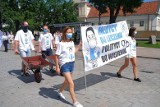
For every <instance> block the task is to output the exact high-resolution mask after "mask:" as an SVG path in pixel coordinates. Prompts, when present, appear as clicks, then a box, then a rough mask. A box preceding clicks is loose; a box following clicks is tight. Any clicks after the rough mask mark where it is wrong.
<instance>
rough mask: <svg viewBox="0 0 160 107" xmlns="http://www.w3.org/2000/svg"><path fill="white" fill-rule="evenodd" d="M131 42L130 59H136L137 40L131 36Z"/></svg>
mask: <svg viewBox="0 0 160 107" xmlns="http://www.w3.org/2000/svg"><path fill="white" fill-rule="evenodd" d="M129 41H130V51H129V57H136V40H135V39H134V38H131V37H130V36H129Z"/></svg>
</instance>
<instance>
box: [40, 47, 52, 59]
mask: <svg viewBox="0 0 160 107" xmlns="http://www.w3.org/2000/svg"><path fill="white" fill-rule="evenodd" d="M51 55H53V52H52V49H51V48H50V49H47V50H46V51H42V57H43V58H45V56H51Z"/></svg>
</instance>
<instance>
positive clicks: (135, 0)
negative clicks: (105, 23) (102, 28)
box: [89, 0, 143, 23]
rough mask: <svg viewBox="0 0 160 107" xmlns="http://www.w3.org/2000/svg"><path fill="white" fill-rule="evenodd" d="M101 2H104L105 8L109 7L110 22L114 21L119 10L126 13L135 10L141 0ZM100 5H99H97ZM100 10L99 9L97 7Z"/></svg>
mask: <svg viewBox="0 0 160 107" xmlns="http://www.w3.org/2000/svg"><path fill="white" fill-rule="evenodd" d="M89 2H90V3H93V4H95V3H97V2H98V1H97V0H89ZM101 3H102V4H105V5H106V7H105V9H106V8H108V9H109V13H110V20H109V22H110V23H115V22H116V19H117V16H118V14H119V11H120V10H122V11H123V14H124V15H126V13H133V12H135V8H138V7H139V6H141V4H142V3H143V0H105V1H102V2H101ZM99 6H100V5H99ZM98 10H99V11H100V9H98Z"/></svg>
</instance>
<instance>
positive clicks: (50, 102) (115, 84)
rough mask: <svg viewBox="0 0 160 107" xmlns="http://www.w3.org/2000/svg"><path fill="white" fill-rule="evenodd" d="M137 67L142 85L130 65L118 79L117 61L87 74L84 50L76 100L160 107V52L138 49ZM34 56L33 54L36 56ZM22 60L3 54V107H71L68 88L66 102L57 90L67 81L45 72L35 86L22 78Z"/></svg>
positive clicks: (107, 106) (93, 106)
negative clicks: (134, 75)
mask: <svg viewBox="0 0 160 107" xmlns="http://www.w3.org/2000/svg"><path fill="white" fill-rule="evenodd" d="M137 52H138V53H137V56H138V58H137V67H138V71H139V77H140V78H141V79H142V82H141V83H138V82H135V81H133V73H132V67H131V65H130V66H129V67H128V68H127V69H125V70H124V72H122V75H123V76H124V78H117V77H116V72H117V70H118V69H119V67H120V66H121V65H122V64H123V63H124V58H121V59H118V60H116V61H114V62H111V63H109V64H107V65H105V66H103V67H100V68H98V69H95V70H92V71H89V72H86V78H87V89H86V90H85V85H84V68H83V60H82V54H81V51H80V52H79V53H77V54H76V63H75V72H74V74H73V75H74V76H73V79H74V83H75V92H76V96H77V99H78V100H79V102H81V103H82V104H83V105H84V107H160V102H159V101H160V59H159V58H160V54H159V53H160V49H153V48H137ZM33 55H34V53H33ZM20 67H21V58H20V57H19V56H18V55H15V54H14V53H13V51H11V50H9V52H8V53H5V52H3V51H0V71H1V75H0V107H72V100H71V98H70V94H69V92H68V89H66V90H65V91H64V95H65V96H66V98H67V100H66V101H62V100H60V99H59V98H58V97H57V89H58V88H59V86H60V85H61V83H62V82H63V80H64V78H62V77H61V76H57V75H56V74H54V73H51V72H49V71H48V67H45V68H44V69H43V70H42V77H43V80H42V81H41V83H36V82H35V80H34V77H33V73H32V72H31V73H32V75H31V76H30V77H22V76H20Z"/></svg>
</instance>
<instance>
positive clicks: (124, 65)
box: [117, 58, 129, 74]
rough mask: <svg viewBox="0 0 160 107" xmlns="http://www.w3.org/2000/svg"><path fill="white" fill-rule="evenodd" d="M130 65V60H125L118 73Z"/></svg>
mask: <svg viewBox="0 0 160 107" xmlns="http://www.w3.org/2000/svg"><path fill="white" fill-rule="evenodd" d="M128 65H129V58H125V62H124V64H123V65H122V66H121V67H120V69H119V70H118V72H117V73H119V74H120V73H121V72H122V71H123V70H124V69H125V68H126V67H128Z"/></svg>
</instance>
